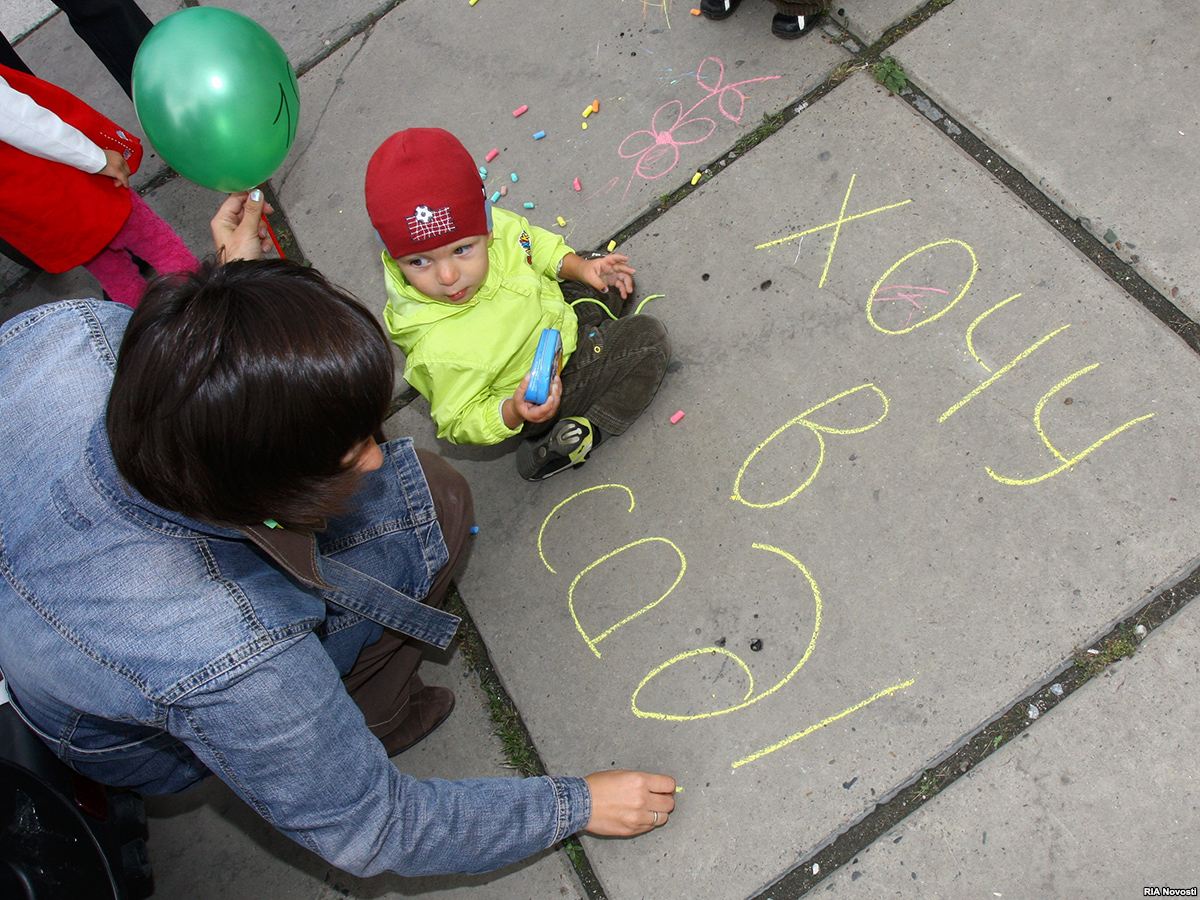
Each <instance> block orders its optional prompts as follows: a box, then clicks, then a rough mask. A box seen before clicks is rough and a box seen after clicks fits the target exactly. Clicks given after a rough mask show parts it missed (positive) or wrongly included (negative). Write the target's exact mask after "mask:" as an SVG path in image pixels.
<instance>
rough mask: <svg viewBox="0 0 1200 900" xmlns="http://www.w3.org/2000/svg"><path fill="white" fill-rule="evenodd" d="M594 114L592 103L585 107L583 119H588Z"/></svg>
mask: <svg viewBox="0 0 1200 900" xmlns="http://www.w3.org/2000/svg"><path fill="white" fill-rule="evenodd" d="M593 112H594V110H593V109H592V104H590V103H589V104H588V105H587V106H585V107H584V108H583V117H584V118H585V119H586V118H587V117H588V116H590V115H591V114H592V113H593Z"/></svg>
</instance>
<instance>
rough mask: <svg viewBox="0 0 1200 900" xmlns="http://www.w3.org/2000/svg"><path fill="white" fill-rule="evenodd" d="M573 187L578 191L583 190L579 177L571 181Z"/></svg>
mask: <svg viewBox="0 0 1200 900" xmlns="http://www.w3.org/2000/svg"><path fill="white" fill-rule="evenodd" d="M571 187H573V188H575V190H577V191H582V190H583V185H581V184H580V183H579V179H578V178H576V179H575V180H574V181H572V182H571Z"/></svg>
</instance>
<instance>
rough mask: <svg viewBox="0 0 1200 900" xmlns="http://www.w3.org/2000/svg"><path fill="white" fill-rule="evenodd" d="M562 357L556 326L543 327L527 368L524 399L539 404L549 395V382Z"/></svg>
mask: <svg viewBox="0 0 1200 900" xmlns="http://www.w3.org/2000/svg"><path fill="white" fill-rule="evenodd" d="M561 358H562V338H561V337H560V336H559V333H558V329H557V328H545V329H543V330H542V336H541V338H539V339H538V345H537V351H536V352H535V353H534V354H533V368H531V369H530V370H529V386H528V387H526V388H525V399H526V400H528V401H529V402H530V403H533V404H534V405H536V406H541V405H542V404H543V403H545V402H546V398H547V397H549V396H550V382H551V381H552V380H553V378H554V376H555V375H556V374H557V373H558V363H559V360H560V359H561Z"/></svg>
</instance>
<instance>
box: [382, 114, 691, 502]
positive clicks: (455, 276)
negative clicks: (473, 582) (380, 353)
mask: <svg viewBox="0 0 1200 900" xmlns="http://www.w3.org/2000/svg"><path fill="white" fill-rule="evenodd" d="M366 203H367V213H368V214H369V215H370V217H371V223H372V224H373V225H374V226H375V229H376V231H378V233H379V236H380V238H381V239H382V240H383V244H384V247H386V248H387V249H386V251H385V252H384V253H383V266H384V278H385V283H386V287H387V294H388V302H387V307H386V308H385V309H384V312H383V318H384V322H385V324H386V325H387V328H388V331H389V332H390V333H391V336H392V339H393V340H394V341H395V342H396V343H397V344H399V345H400V348H401V349H402V350H403V351H404V353H405V356H406V363H405V369H404V377H405V378H406V379H407V380H408V383H409V384H410V385H412V386H413V387H415V388H416V389H417V390H418V391H420V392H421V394H422V395H423V396H424V397H425V398H426V399H427V400H428V401H429V406H430V413H431V415H432V416H433V419H434V422H436V423H437V426H438V437H441V438H445V439H447V440H449V441H451V442H453V443H461V444H496V443H499V442H500V441H503V440H505V439H506V438H509V437H511V436H513V435H515V434H521V433H524V434H525V435H526V440H525V441H523V442H522V443H521V444H520V445H519V447H518V449H517V470H518V471H519V472H520V474H521V476H522V477H523V478H526V479H528V480H530V481H537V480H540V479H542V478H547V477H549V476H550V475H553V474H555V473H557V472H560V471H562V470H563V469H565V468H568V467H570V466H573V465H579V464H581V463H582V462H583V461H584V459H586V458H587V455H588V453H590V452H591V450H592V449H593V448H594V447H596V446H597V445H599V444H600V443H601V442H602V441H603V440H605V439H607V438H609V437H611V436H613V435H618V434H621V433H622V432H624V431H625V429H627V428H628V427H629V426H630V425H632V424H633V422H634V420H635V419H637V417H638V416H639V415H641V413H642V411H643V410H644V409H645V408H646V407H647V406H648V405H649V404H650V401H651V400H652V399H653V398H654V394H655V392H656V391H657V390H658V386H659V383H660V382H661V381H662V378H663V375H664V374H665V372H666V370H667V363H668V361H669V360H670V355H671V352H670V343H669V341H668V339H667V332H666V328H664V327H663V325H662V323H661V322H659V321H658V320H657V319H654V318H652V317H650V316H646V315H635V316H630V317H628V318H615V317H616V316H619V315H620V314H621V312H622V307H623V306H624V301H625V300H626V299H628V297H629V295H630V293H631V292H632V290H633V277H632V276H633V273H634V270H633V269H632V268H631V267H630V266H629V260H628V258H627V257H625V256H622V255H621V254H615V253H614V254H609V255H607V256H601V257H599V258H589V259H584V258H582V257H580V256H578V255H577V254H576V253H575V252H574V251H572V250H571V248H570V247H568V246H567V245H566V244H565V243H564V242H563V239H562V238H561V237H559V236H558V235H556V234H552V233H551V232H549V231H545V230H543V229H541V228H537V227H535V226H533V225H530V224H529V222H528V221H527V220H526V219H525V218H524V217H522V216H519V215H517V214H516V213H513V212H509V211H508V210H505V209H500V208H498V207H492V206H491V205H490V204H489V203H488V202H487V200H486V199H485V197H484V189H483V185H482V183H481V182H480V178H479V173H478V172H477V170H476V167H475V163H474V161H473V160H472V159H471V155H470V154H469V153H468V152H467V150H466V148H465V147H463V145H462V144H461V143H459V141H458V139H457V138H455V137H454V136H453V135H452V134H450V133H449V132H447V131H443V130H441V129H439V128H410V129H407V130H405V131H401V132H398V133H396V134H394V135H392V136H391V137H390V138H388V139H387V140H386V141H384V142H383V144H382V145H380V147H379V149H377V150H376V151H375V153H374V155H373V156H372V157H371V161H370V163H369V164H368V166H367V177H366ZM564 279H566V280H571V281H575V282H579V283H580V284H579V285H578V286H573V287H574V288H575V289H574V290H573V291H572V294H573V295H574V296H579V297H580V299H579V300H576V303H577V304H578V305H577V307H576V308H572V306H571V305H569V304H568V303H567V301H566V299H564V297H563V291H562V289H561V288H560V287H559V281H560V280H564ZM589 289H590V290H589ZM614 294H620V299H619V300H618V299H617V297H615V296H614ZM577 310H578V312H577ZM545 328H557V329H558V330H559V332H560V334H561V338H562V359H563V362H564V366H563V369H562V372H561V376H557V375H556V376H555V377H554V378H553V379H552V382H551V387H550V393H549V396H548V397H547V399H546V402H545V403H543V404H541V405H535V404H532V403H530V402H528V401H527V400H526V399H525V390H526V387H527V385H528V381H529V370H530V366H531V365H532V363H533V358H534V353H535V350H536V349H537V345H538V340H539V338H540V337H541V333H542V330H543V329H545Z"/></svg>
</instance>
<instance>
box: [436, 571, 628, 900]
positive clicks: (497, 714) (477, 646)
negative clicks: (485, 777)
mask: <svg viewBox="0 0 1200 900" xmlns="http://www.w3.org/2000/svg"><path fill="white" fill-rule="evenodd" d="M446 609H447V610H448V611H449V612H452V613H454V615H456V616H459V617H460V618H461V619H462V624H461V625H459V628H458V646H459V649H460V650H461V651H462V655H463V660H464V661H465V662H466V664H467V668H468V669H469V670H470V671H471V672H473V673H474V674H475V675H476V677H478V679H479V686H480V687H481V688H482V689H483V692H484V694H485V695H486V696H487V704H488V713H489V717H490V718H491V721H492V730H493V733H494V734H495V735H496V737H498V738H499V739H500V743H501V746H502V748H503V752H504V758H505V761H506V764H507V765H508V767H509V768H511V769H514V770H515V771H516V772H518V773H520V774H521V775H523V776H535V775H546V774H547V772H546V766H545V764H544V763H543V762H542V758H541V756H540V755H539V754H538V751H537V747H536V746H535V745H534V743H533V738H532V737H531V736H530V734H529V729H528V728H526V727H525V721H524V720H523V719H522V718H521V713H520V711H519V710H518V709H517V706H516V704H515V703H513V700H512V697H510V696H509V694H508V691H507V690H506V689H505V687H504V684H503V683H502V682H501V681H500V676H499V675H498V674H497V672H496V667H495V666H494V665H493V664H492V658H491V655H490V654H489V653H488V649H487V645H486V644H485V643H484V641H483V635H482V634H480V632H479V628H478V626H476V624H475V620H474V619H473V618H471V613H470V610H468V608H467V606H466V604H465V603H464V601H463V599H462V595H461V594H460V593H459V591H458V584H457V583H453V584H452V585H451V587H450V591H449V592H448V594H447V595H446ZM562 851H563V852H564V853H565V854H566V856H567V860H568V861H569V862H570V864H571V867H572V869H573V870H574V871H575V875H576V877H577V878H578V879H579V884H580V887H581V888H582V890H583V893H584V895H585V896H586V897H587V898H588V900H606V898H607V896H608V895H607V894H606V893H605V891H604V887H603V886H602V885H601V884H600V879H599V878H598V877H597V875H596V871H595V869H593V868H592V864H591V861H590V860H589V859H588V858H587V853H586V852H585V851H584V849H583V845H582V844H581V843H580V842H579V838H577V837H569V838H567V839H566V840H565V841H563V842H562Z"/></svg>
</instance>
